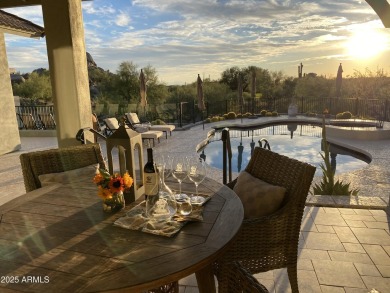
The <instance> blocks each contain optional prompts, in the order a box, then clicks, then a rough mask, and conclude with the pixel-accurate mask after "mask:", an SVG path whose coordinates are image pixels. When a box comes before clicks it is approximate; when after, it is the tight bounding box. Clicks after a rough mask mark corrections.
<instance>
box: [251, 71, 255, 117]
mask: <svg viewBox="0 0 390 293" xmlns="http://www.w3.org/2000/svg"><path fill="white" fill-rule="evenodd" d="M251 98H252V115H254V114H255V111H254V109H255V98H256V71H255V70H253V71H252V87H251Z"/></svg>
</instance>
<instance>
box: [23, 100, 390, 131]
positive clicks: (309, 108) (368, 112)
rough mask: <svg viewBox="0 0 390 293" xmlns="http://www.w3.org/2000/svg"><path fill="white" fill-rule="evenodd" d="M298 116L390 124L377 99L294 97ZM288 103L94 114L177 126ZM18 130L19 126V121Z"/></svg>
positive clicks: (30, 109) (47, 109)
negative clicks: (340, 117) (135, 116)
mask: <svg viewBox="0 0 390 293" xmlns="http://www.w3.org/2000/svg"><path fill="white" fill-rule="evenodd" d="M294 102H295V103H296V104H297V105H298V113H299V114H303V115H304V114H308V113H311V114H313V113H316V114H323V113H324V111H325V110H326V111H327V112H328V113H329V114H331V115H336V114H338V113H342V112H346V111H349V112H351V113H352V115H353V116H356V117H360V118H363V119H371V120H379V121H390V120H389V119H390V103H389V100H379V99H340V98H317V99H314V98H305V97H300V98H296V99H295V101H294ZM290 104H291V99H290V98H261V99H247V100H245V102H244V103H243V105H240V104H239V103H238V101H236V100H225V101H216V102H212V101H209V102H206V110H205V111H203V112H202V111H199V109H198V107H197V104H196V103H195V101H191V102H178V103H167V104H162V105H147V106H146V107H145V108H141V107H139V105H137V104H107V103H106V104H97V105H96V106H95V108H94V109H93V111H94V112H95V113H96V114H97V115H98V117H99V119H104V118H106V117H117V118H119V117H121V116H123V115H124V113H127V112H136V113H137V114H138V116H139V117H140V118H141V119H143V120H148V121H155V120H156V119H161V120H163V121H164V122H166V123H169V124H175V125H177V127H183V126H185V125H189V124H194V123H197V122H200V121H202V120H204V119H205V118H207V117H213V116H216V115H223V114H225V113H229V112H235V113H236V114H238V113H247V112H249V113H251V114H255V115H258V114H260V113H261V111H262V110H266V111H271V112H272V111H276V112H278V113H279V114H286V113H288V107H289V105H290ZM16 113H17V115H18V114H23V113H28V114H31V115H32V116H33V117H34V119H36V120H37V121H39V114H42V113H46V114H52V115H53V116H54V111H53V106H35V107H34V106H19V107H16ZM18 123H19V126H20V128H22V127H23V126H22V123H21V121H20V119H19V118H18ZM38 123H39V122H38Z"/></svg>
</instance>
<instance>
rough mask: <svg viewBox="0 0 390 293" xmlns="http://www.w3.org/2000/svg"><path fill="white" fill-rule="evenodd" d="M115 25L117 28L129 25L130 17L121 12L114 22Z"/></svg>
mask: <svg viewBox="0 0 390 293" xmlns="http://www.w3.org/2000/svg"><path fill="white" fill-rule="evenodd" d="M115 23H116V25H118V26H128V25H129V23H130V17H129V15H128V14H126V13H124V12H121V13H120V14H119V15H118V16H117V18H116V20H115Z"/></svg>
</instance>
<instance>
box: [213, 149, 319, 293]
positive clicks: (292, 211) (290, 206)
mask: <svg viewBox="0 0 390 293" xmlns="http://www.w3.org/2000/svg"><path fill="white" fill-rule="evenodd" d="M315 169H316V168H315V167H314V166H312V165H310V164H307V163H304V162H300V161H298V160H295V159H292V158H288V157H286V156H283V155H280V154H277V153H274V152H272V151H269V150H267V149H264V148H260V147H256V148H255V150H254V153H253V155H252V158H251V159H250V161H249V163H248V166H247V167H246V169H245V171H247V172H248V173H250V174H251V175H252V176H254V177H256V178H259V179H261V180H263V181H265V182H267V183H269V184H272V185H277V186H281V187H284V188H286V193H285V196H284V199H283V202H282V205H281V208H280V209H278V210H277V211H276V212H274V213H272V214H271V215H268V216H263V217H259V218H251V219H244V221H243V223H242V226H241V229H240V231H239V232H238V234H237V237H236V238H235V240H234V241H233V243H232V245H231V246H230V247H229V248H228V250H227V251H226V253H225V254H223V255H222V256H221V257H220V258H219V259H218V260H217V261H216V262H215V264H214V273H215V275H216V276H217V279H218V284H219V285H218V286H219V290H220V291H219V292H229V290H228V277H227V276H228V274H227V271H228V268H229V266H231V263H232V262H233V261H240V262H241V265H242V266H243V267H244V268H245V269H247V270H248V271H250V272H251V273H252V274H256V273H260V272H266V271H269V270H274V269H279V268H287V273H288V277H289V280H290V285H291V289H292V292H293V293H296V292H299V289H298V277H297V258H298V240H299V232H300V226H301V221H302V217H303V211H304V208H305V201H306V197H307V194H308V192H309V188H310V185H311V182H312V180H313V176H314V172H315ZM236 181H237V179H236V180H234V181H232V182H230V183H228V184H227V185H228V186H229V187H230V188H233V187H234V185H235V183H236Z"/></svg>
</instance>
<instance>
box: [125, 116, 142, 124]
mask: <svg viewBox="0 0 390 293" xmlns="http://www.w3.org/2000/svg"><path fill="white" fill-rule="evenodd" d="M126 115H127V119H129V121H130V123H132V124H137V123H140V121H139V118H138V115H137V113H126Z"/></svg>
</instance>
